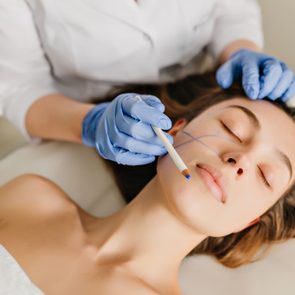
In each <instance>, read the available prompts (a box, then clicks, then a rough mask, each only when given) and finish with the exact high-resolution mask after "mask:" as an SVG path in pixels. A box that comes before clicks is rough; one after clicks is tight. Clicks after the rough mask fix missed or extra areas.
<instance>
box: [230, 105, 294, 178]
mask: <svg viewBox="0 0 295 295" xmlns="http://www.w3.org/2000/svg"><path fill="white" fill-rule="evenodd" d="M227 108H236V109H239V110H241V111H242V112H243V113H244V114H245V115H246V116H247V117H248V119H249V120H250V122H251V123H252V125H253V126H254V127H255V128H256V129H258V130H260V129H261V124H260V122H259V120H258V118H257V116H256V115H255V114H254V113H253V112H252V111H251V110H249V109H248V108H246V107H243V106H240V105H230V106H228V107H227ZM275 151H276V154H277V155H278V157H279V159H280V161H281V162H283V163H284V164H285V165H286V166H287V168H288V170H289V173H290V179H291V178H292V175H293V169H292V164H291V161H290V159H289V158H288V156H287V155H286V154H285V153H284V152H282V151H281V150H279V149H275ZM290 179H289V181H290Z"/></svg>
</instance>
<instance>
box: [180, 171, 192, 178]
mask: <svg viewBox="0 0 295 295" xmlns="http://www.w3.org/2000/svg"><path fill="white" fill-rule="evenodd" d="M181 174H182V175H183V176H184V177H185V178H186V179H190V178H191V176H190V174H189V171H188V169H184V170H182V171H181Z"/></svg>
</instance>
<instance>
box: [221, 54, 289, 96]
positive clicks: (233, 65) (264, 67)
mask: <svg viewBox="0 0 295 295" xmlns="http://www.w3.org/2000/svg"><path fill="white" fill-rule="evenodd" d="M216 79H217V82H218V84H219V85H220V86H221V87H222V88H229V87H230V86H231V85H232V83H233V81H234V80H235V79H242V85H243V88H244V90H245V93H246V94H247V95H248V96H249V97H250V98H252V99H257V98H258V99H262V98H264V97H268V98H270V99H272V100H275V99H277V98H280V99H282V100H283V101H287V100H288V99H290V98H291V97H292V96H293V95H294V93H295V79H294V75H293V72H292V70H291V69H290V68H288V66H287V65H286V64H285V63H283V62H281V61H279V60H278V59H276V58H275V57H272V56H269V55H266V54H264V53H259V52H254V51H251V50H247V49H241V50H239V51H237V52H236V53H234V54H233V55H232V56H231V58H230V59H229V60H228V61H227V62H225V63H224V64H223V65H222V66H221V67H220V68H219V69H218V71H217V73H216Z"/></svg>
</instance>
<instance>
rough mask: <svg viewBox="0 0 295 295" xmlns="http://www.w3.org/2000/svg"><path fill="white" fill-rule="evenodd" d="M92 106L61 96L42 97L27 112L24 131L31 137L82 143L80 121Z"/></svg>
mask: <svg viewBox="0 0 295 295" xmlns="http://www.w3.org/2000/svg"><path fill="white" fill-rule="evenodd" d="M94 106H95V105H92V104H87V103H81V102H78V101H75V100H73V99H70V98H69V97H66V96H63V95H61V94H51V95H47V96H44V97H42V98H40V99H39V100H37V101H36V102H35V103H34V104H33V105H32V106H31V107H30V109H29V110H28V112H27V115H26V120H25V124H26V129H27V131H28V133H29V135H30V136H32V137H40V138H46V139H55V140H64V141H71V142H77V143H82V136H81V133H82V121H83V119H84V117H85V115H86V113H87V112H88V111H89V110H90V109H92V108H93V107H94Z"/></svg>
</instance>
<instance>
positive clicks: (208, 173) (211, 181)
mask: <svg viewBox="0 0 295 295" xmlns="http://www.w3.org/2000/svg"><path fill="white" fill-rule="evenodd" d="M196 166H197V172H198V174H199V175H200V176H201V178H202V180H203V181H204V183H205V184H206V186H207V187H208V188H209V190H210V191H211V192H212V195H213V196H214V197H215V199H217V200H218V201H219V202H222V203H225V200H226V197H225V193H224V190H223V184H222V181H221V177H222V173H221V172H219V171H218V170H216V169H214V168H213V167H212V166H209V165H206V164H201V163H199V164H197V165H196Z"/></svg>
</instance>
